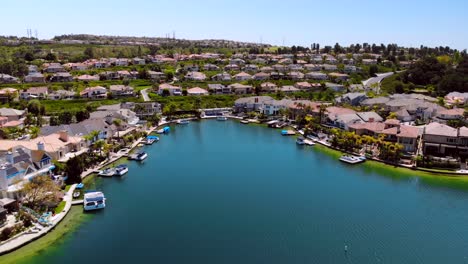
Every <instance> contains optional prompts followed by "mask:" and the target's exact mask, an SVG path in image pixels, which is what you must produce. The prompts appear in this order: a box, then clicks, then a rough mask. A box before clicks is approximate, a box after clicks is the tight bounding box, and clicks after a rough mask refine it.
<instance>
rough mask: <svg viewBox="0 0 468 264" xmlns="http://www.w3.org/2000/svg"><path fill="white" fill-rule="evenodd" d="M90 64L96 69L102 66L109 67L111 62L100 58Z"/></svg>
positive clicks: (102, 67)
mask: <svg viewBox="0 0 468 264" xmlns="http://www.w3.org/2000/svg"><path fill="white" fill-rule="evenodd" d="M92 65H93V67H94V68H96V69H104V68H109V67H110V66H111V63H110V61H107V60H100V61H95V62H94V63H93V64H92Z"/></svg>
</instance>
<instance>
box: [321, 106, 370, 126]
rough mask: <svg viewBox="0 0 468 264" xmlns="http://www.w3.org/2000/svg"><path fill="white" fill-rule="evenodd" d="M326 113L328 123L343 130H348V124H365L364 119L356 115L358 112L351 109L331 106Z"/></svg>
mask: <svg viewBox="0 0 468 264" xmlns="http://www.w3.org/2000/svg"><path fill="white" fill-rule="evenodd" d="M325 113H326V117H327V121H326V122H327V123H328V124H330V125H332V126H335V127H339V128H341V129H347V125H348V123H350V124H352V123H362V122H363V121H362V119H361V118H360V117H359V116H358V115H356V111H354V110H352V109H349V108H344V107H336V106H330V107H327V108H326V110H325ZM350 121H352V122H350Z"/></svg>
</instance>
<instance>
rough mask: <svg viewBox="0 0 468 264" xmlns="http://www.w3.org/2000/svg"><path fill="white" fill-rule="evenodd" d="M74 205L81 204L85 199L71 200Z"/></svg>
mask: <svg viewBox="0 0 468 264" xmlns="http://www.w3.org/2000/svg"><path fill="white" fill-rule="evenodd" d="M71 204H72V205H80V204H83V200H73V201H72V202H71Z"/></svg>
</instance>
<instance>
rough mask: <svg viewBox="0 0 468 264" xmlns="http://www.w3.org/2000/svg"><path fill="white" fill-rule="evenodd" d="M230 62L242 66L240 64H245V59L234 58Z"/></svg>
mask: <svg viewBox="0 0 468 264" xmlns="http://www.w3.org/2000/svg"><path fill="white" fill-rule="evenodd" d="M229 64H236V65H239V66H240V65H244V64H245V61H244V60H243V59H239V58H234V59H231V60H229Z"/></svg>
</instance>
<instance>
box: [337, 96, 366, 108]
mask: <svg viewBox="0 0 468 264" xmlns="http://www.w3.org/2000/svg"><path fill="white" fill-rule="evenodd" d="M366 99H367V95H366V94H365V93H346V94H343V95H341V96H338V97H336V98H335V102H337V103H338V104H348V105H352V106H357V105H359V104H360V103H361V102H362V101H364V100H366Z"/></svg>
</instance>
